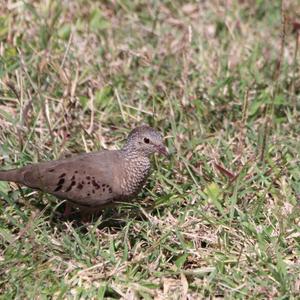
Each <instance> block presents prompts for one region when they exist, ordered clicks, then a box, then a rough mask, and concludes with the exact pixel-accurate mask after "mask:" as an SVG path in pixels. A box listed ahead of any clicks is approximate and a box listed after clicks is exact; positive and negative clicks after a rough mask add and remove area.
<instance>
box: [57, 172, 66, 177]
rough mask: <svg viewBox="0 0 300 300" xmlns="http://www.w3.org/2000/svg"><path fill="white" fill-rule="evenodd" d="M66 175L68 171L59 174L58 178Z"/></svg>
mask: <svg viewBox="0 0 300 300" xmlns="http://www.w3.org/2000/svg"><path fill="white" fill-rule="evenodd" d="M65 176H66V173H62V174H60V175H59V177H58V178H63V177H65Z"/></svg>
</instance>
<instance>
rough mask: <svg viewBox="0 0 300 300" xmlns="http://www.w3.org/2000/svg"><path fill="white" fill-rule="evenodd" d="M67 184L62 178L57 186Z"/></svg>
mask: <svg viewBox="0 0 300 300" xmlns="http://www.w3.org/2000/svg"><path fill="white" fill-rule="evenodd" d="M64 182H65V179H64V178H60V179H59V181H58V183H57V185H63V184H64Z"/></svg>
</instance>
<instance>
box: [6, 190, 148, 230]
mask: <svg viewBox="0 0 300 300" xmlns="http://www.w3.org/2000/svg"><path fill="white" fill-rule="evenodd" d="M12 196H13V197H12ZM9 198H10V199H11V200H9V201H7V200H8V199H9ZM12 198H14V200H13V199H12ZM18 198H21V199H22V200H20V201H19V200H17V199H18ZM44 198H45V194H43V193H38V194H37V195H36V196H34V197H29V196H28V194H27V193H26V191H24V189H21V190H19V191H18V192H17V191H16V190H15V191H14V192H13V194H12V193H9V195H8V197H7V198H6V199H5V200H6V202H9V204H13V205H15V206H16V207H17V208H18V210H20V209H22V208H23V207H24V208H27V209H29V210H33V211H38V214H37V217H40V216H43V217H45V219H47V220H48V222H49V224H50V226H51V227H52V228H55V229H56V230H59V231H65V230H66V227H68V226H70V224H72V227H73V228H75V229H79V230H80V231H82V232H87V230H88V226H89V225H91V224H96V226H97V228H98V229H103V228H108V229H113V230H114V231H119V230H122V229H123V228H124V227H125V226H126V224H127V223H128V220H136V221H145V220H147V217H146V216H145V214H144V213H143V211H142V210H141V209H140V206H139V205H135V204H128V203H126V204H125V203H124V204H120V205H119V206H117V207H113V208H112V207H110V208H106V209H103V210H101V211H99V212H97V213H96V214H91V215H88V216H87V218H82V214H81V213H80V211H79V210H78V209H75V208H74V209H73V211H72V213H71V214H69V215H68V216H65V215H64V211H65V206H66V202H65V201H59V202H57V198H55V197H51V196H49V195H47V196H46V200H45V199H44ZM140 200H141V199H139V198H137V199H135V203H139V202H140Z"/></svg>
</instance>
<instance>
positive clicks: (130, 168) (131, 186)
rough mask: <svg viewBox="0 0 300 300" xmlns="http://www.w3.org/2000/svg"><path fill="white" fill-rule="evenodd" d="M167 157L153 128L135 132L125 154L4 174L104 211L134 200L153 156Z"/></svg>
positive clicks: (83, 158)
mask: <svg viewBox="0 0 300 300" xmlns="http://www.w3.org/2000/svg"><path fill="white" fill-rule="evenodd" d="M155 152H159V153H161V154H164V155H166V154H167V148H166V147H165V146H164V143H163V139H162V136H161V135H160V134H159V133H158V132H157V131H156V130H155V129H153V128H151V127H149V126H140V127H137V128H135V129H134V130H132V132H131V133H130V134H129V136H128V138H127V141H126V143H125V145H124V147H123V148H122V149H121V150H113V151H110V150H104V151H100V152H95V153H85V154H80V155H77V156H73V157H71V158H68V159H61V160H55V161H48V162H41V163H36V164H32V165H27V166H25V167H23V168H19V169H13V170H8V171H0V180H2V181H13V182H17V183H20V184H22V185H26V186H28V187H30V188H33V189H38V190H41V191H44V192H47V193H49V194H53V195H55V196H56V197H58V198H60V199H66V200H68V201H70V202H71V203H73V204H75V205H76V206H78V207H81V208H92V209H99V208H100V209H101V208H102V207H103V206H106V205H107V204H108V203H111V202H115V201H116V202H118V201H126V200H129V199H131V198H133V197H134V196H135V195H136V194H137V193H138V192H139V191H140V189H141V188H142V186H143V184H144V183H145V180H146V179H147V177H148V176H149V172H150V167H151V165H150V160H149V157H150V155H151V154H153V153H155Z"/></svg>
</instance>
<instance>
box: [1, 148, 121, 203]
mask: <svg viewBox="0 0 300 300" xmlns="http://www.w3.org/2000/svg"><path fill="white" fill-rule="evenodd" d="M120 163H121V160H120V155H119V152H118V151H101V152H95V153H87V154H81V155H77V156H74V157H71V158H68V159H62V160H56V161H49V162H42V163H37V164H32V165H28V166H25V167H23V168H21V169H16V170H13V171H14V172H15V174H14V176H13V177H14V178H9V179H3V180H10V181H16V182H19V183H21V184H24V185H26V186H29V187H31V188H34V189H39V190H42V191H44V192H47V193H50V194H53V195H55V196H57V197H58V198H62V199H67V200H69V201H71V202H73V203H75V204H78V205H80V206H94V207H95V206H101V205H103V204H106V203H108V202H111V201H113V200H116V199H118V198H120V197H121V194H122V192H121V190H120V189H119V184H118V182H117V180H118V178H117V176H116V174H115V173H116V170H117V169H118V165H119V164H120ZM8 172H9V171H8ZM11 172H12V171H11ZM0 180H1V174H0Z"/></svg>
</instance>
